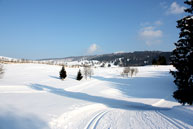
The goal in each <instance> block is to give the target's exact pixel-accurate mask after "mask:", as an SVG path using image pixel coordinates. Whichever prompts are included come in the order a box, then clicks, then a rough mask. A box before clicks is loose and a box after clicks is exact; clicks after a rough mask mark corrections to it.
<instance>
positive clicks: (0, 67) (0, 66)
mask: <svg viewBox="0 0 193 129" xmlns="http://www.w3.org/2000/svg"><path fill="white" fill-rule="evenodd" d="M3 74H4V69H3V65H2V64H0V78H2V76H3Z"/></svg>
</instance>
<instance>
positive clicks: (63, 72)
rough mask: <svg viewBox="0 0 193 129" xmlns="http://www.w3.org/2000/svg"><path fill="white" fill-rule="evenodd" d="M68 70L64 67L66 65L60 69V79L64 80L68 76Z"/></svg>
mask: <svg viewBox="0 0 193 129" xmlns="http://www.w3.org/2000/svg"><path fill="white" fill-rule="evenodd" d="M66 76H67V75H66V70H65V68H64V66H63V67H62V69H61V71H60V79H62V80H64V79H65V78H66Z"/></svg>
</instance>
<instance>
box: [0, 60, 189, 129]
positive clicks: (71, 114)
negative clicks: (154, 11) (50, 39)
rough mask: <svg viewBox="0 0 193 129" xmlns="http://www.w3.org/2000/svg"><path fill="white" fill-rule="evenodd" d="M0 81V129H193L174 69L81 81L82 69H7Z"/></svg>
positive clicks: (103, 74) (111, 73) (101, 73)
mask: <svg viewBox="0 0 193 129" xmlns="http://www.w3.org/2000/svg"><path fill="white" fill-rule="evenodd" d="M4 67H5V74H4V77H3V78H2V79H0V129H49V128H50V129H130V128H134V129H144V128H147V129H149V128H154V129H155V128H162V129H167V128H168V129H171V128H193V121H192V120H193V107H192V106H181V105H180V104H178V103H177V102H176V101H175V100H174V99H173V98H172V93H173V91H175V90H176V86H175V85H174V84H173V77H172V76H171V75H170V74H169V71H170V70H174V68H173V67H172V66H144V67H137V68H138V70H139V73H138V74H137V75H136V76H134V77H132V78H131V77H129V78H123V77H121V76H120V73H121V72H122V69H123V68H93V70H94V76H93V77H92V78H91V79H88V80H85V79H83V80H81V81H76V80H75V78H76V75H77V72H78V68H66V71H67V75H68V76H67V78H66V79H65V80H64V81H61V80H60V79H59V77H58V74H59V71H60V69H61V67H60V66H53V65H41V64H7V65H5V66H4Z"/></svg>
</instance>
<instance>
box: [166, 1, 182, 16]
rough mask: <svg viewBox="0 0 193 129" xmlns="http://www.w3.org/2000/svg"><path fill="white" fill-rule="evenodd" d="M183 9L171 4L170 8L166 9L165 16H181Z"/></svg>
mask: <svg viewBox="0 0 193 129" xmlns="http://www.w3.org/2000/svg"><path fill="white" fill-rule="evenodd" d="M184 9H185V7H184V6H180V5H179V4H177V3H176V2H173V3H172V4H171V5H170V8H169V9H168V12H167V14H181V13H184Z"/></svg>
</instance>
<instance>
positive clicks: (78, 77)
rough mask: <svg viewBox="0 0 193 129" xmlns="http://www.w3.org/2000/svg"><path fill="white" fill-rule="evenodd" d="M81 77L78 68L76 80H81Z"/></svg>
mask: <svg viewBox="0 0 193 129" xmlns="http://www.w3.org/2000/svg"><path fill="white" fill-rule="evenodd" d="M82 78H83V76H82V73H81V71H80V69H79V71H78V74H77V77H76V80H79V81H80V80H81V79H82Z"/></svg>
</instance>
